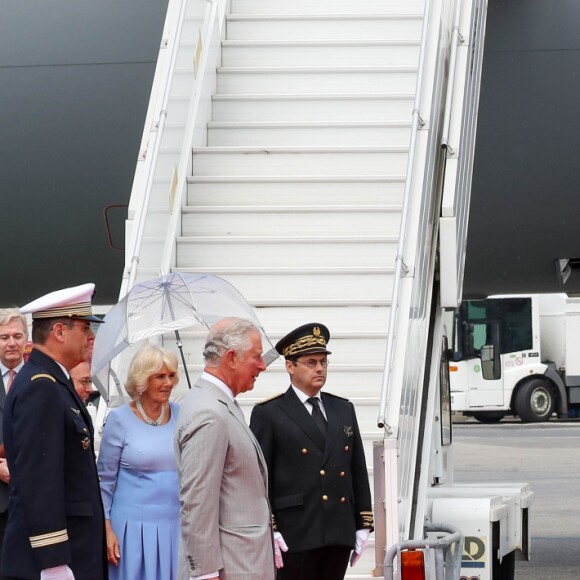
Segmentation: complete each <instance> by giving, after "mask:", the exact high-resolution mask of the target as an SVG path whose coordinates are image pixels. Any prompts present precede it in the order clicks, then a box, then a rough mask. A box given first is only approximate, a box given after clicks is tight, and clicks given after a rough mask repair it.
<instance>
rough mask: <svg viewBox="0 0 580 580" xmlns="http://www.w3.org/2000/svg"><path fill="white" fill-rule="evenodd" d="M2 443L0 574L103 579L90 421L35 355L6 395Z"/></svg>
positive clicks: (67, 386)
mask: <svg viewBox="0 0 580 580" xmlns="http://www.w3.org/2000/svg"><path fill="white" fill-rule="evenodd" d="M4 445H5V449H6V458H7V460H8V468H9V469H10V477H11V482H10V489H9V500H8V501H9V504H8V509H9V515H8V525H7V528H6V536H5V540H4V547H3V557H2V562H3V570H2V572H3V574H4V575H5V576H15V577H18V578H31V579H36V578H39V577H40V570H42V569H44V568H51V567H53V566H60V565H62V564H68V565H69V566H70V568H71V569H72V571H73V573H74V575H75V578H77V579H79V580H102V579H105V578H107V557H106V542H105V526H104V515H103V504H102V502H101V495H100V491H99V481H98V476H97V469H96V465H95V454H94V448H93V428H92V424H91V420H90V417H89V415H88V413H87V411H86V408H85V406H84V405H83V403H82V401H81V400H80V398H79V396H78V395H77V394H76V392H75V390H74V388H73V386H72V383H71V381H70V380H68V379H67V378H66V376H65V374H64V373H63V371H62V369H61V368H60V367H59V366H58V364H56V362H54V360H53V359H51V358H50V357H49V356H47V355H45V354H44V353H42V352H40V351H38V350H33V351H32V353H31V354H30V359H29V361H28V362H27V363H26V364H25V365H24V366H23V367H22V370H21V371H20V372H19V373H18V374H17V375H16V378H15V379H14V383H13V385H12V388H11V389H10V392H9V393H8V395H7V397H6V406H5V409H4Z"/></svg>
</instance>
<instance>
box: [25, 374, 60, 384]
mask: <svg viewBox="0 0 580 580" xmlns="http://www.w3.org/2000/svg"><path fill="white" fill-rule="evenodd" d="M36 379H50V380H51V381H52V382H53V383H56V379H55V378H54V377H53V376H51V375H47V374H45V373H40V374H38V375H34V376H33V377H32V378H31V379H30V380H31V381H35V380H36Z"/></svg>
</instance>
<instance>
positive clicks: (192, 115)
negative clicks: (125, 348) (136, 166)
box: [159, 0, 219, 275]
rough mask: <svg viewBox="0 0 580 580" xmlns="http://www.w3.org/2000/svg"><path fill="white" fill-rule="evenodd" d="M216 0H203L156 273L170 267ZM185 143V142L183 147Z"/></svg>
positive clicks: (165, 271)
mask: <svg viewBox="0 0 580 580" xmlns="http://www.w3.org/2000/svg"><path fill="white" fill-rule="evenodd" d="M218 7H219V3H218V0H206V9H205V14H204V24H203V34H202V37H201V47H202V49H201V60H200V65H199V69H198V71H197V75H198V80H197V83H196V89H195V90H194V91H193V93H192V94H191V97H190V103H189V113H188V117H187V122H186V127H185V135H184V138H183V144H184V146H183V147H182V150H181V154H180V157H179V163H178V165H177V167H176V178H177V189H176V190H175V196H174V199H173V205H172V208H171V215H170V217H169V224H168V227H167V229H166V232H165V241H164V244H163V253H162V256H161V264H160V268H159V273H160V275H165V274H168V273H169V272H170V270H171V259H172V254H173V251H172V250H173V245H174V244H175V240H176V238H177V233H178V227H179V224H180V223H181V220H180V218H181V208H182V205H183V194H184V192H185V190H186V187H187V171H188V164H189V161H190V158H191V145H192V142H193V135H194V132H195V127H196V121H197V119H196V115H197V109H198V106H199V101H200V99H201V94H202V92H203V84H204V81H205V74H206V69H207V60H208V52H209V51H210V47H211V45H212V34H213V31H214V27H215V21H216V18H217V15H218ZM185 143H187V144H188V146H187V147H185Z"/></svg>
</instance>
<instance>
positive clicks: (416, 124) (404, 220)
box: [377, 0, 432, 436]
mask: <svg viewBox="0 0 580 580" xmlns="http://www.w3.org/2000/svg"><path fill="white" fill-rule="evenodd" d="M431 7H432V0H427V2H426V4H425V18H424V19H423V29H422V32H421V34H422V38H421V49H420V53H419V66H418V69H417V91H416V93H415V102H414V105H413V113H412V115H413V119H412V123H411V143H410V145H409V160H408V163H407V174H406V179H405V192H404V195H403V208H402V211H401V229H400V231H399V244H398V246H397V257H396V258H395V279H394V281H393V298H392V300H391V309H390V312H389V330H388V333H387V345H386V354H385V383H384V385H383V389H382V391H381V400H380V403H379V417H378V420H377V424H378V427H379V428H380V429H382V428H385V430H386V432H387V434H388V435H389V436H390V435H392V434H393V431H392V429H391V427H390V426H389V425H387V424H386V422H385V412H386V408H387V402H388V401H387V398H388V395H389V393H390V384H391V373H390V368H391V364H392V360H393V349H394V343H395V326H396V323H397V317H398V306H399V304H398V303H399V291H400V285H401V277H402V274H403V272H404V273H405V274H406V273H407V266H406V265H405V262H404V260H403V249H404V246H405V233H406V230H407V225H408V218H409V207H410V198H411V185H412V180H413V166H414V161H415V152H416V141H417V132H418V130H419V128H420V127H421V126H422V125H423V121H422V119H421V116H420V114H419V112H420V111H419V108H420V105H421V96H422V92H423V80H424V79H423V76H424V70H425V54H426V44H427V40H428V34H427V31H428V27H429V15H430V14H431Z"/></svg>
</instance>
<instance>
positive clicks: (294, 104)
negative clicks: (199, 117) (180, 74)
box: [212, 91, 414, 123]
mask: <svg viewBox="0 0 580 580" xmlns="http://www.w3.org/2000/svg"><path fill="white" fill-rule="evenodd" d="M413 101H414V97H413V94H412V93H406V94H391V93H385V94H378V93H376V91H374V94H373V93H370V94H360V95H359V94H340V95H339V94H336V95H332V94H311V95H300V94H287V95H284V94H280V95H242V94H240V95H214V97H213V101H212V103H213V106H212V110H213V121H221V122H240V121H254V122H262V123H265V122H269V121H271V122H281V123H283V122H289V121H301V122H318V123H323V122H331V121H339V120H341V121H343V122H347V121H350V122H357V121H359V122H365V121H374V122H381V123H384V122H390V121H401V120H408V119H410V118H411V114H412V110H413Z"/></svg>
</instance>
